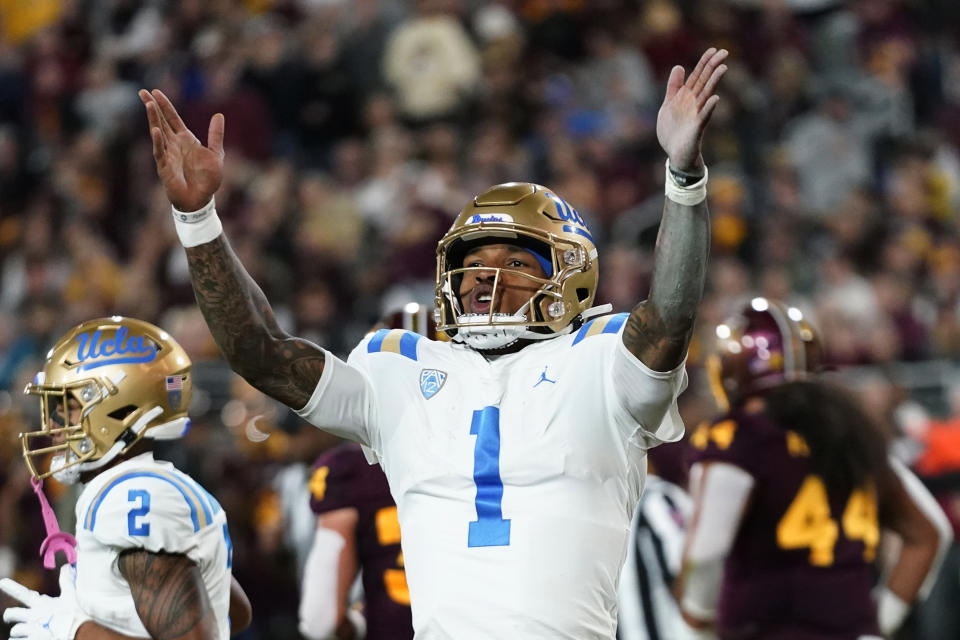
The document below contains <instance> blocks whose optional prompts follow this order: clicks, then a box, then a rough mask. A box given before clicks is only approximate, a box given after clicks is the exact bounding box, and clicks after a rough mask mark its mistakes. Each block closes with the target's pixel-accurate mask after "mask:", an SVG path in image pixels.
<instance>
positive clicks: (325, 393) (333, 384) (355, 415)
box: [297, 350, 380, 452]
mask: <svg viewBox="0 0 960 640" xmlns="http://www.w3.org/2000/svg"><path fill="white" fill-rule="evenodd" d="M324 356H325V358H326V359H325V363H324V367H323V374H321V376H320V380H319V381H318V382H317V387H316V388H315V389H314V390H313V395H311V396H310V399H309V400H308V401H307V404H306V405H304V407H303V408H302V409H299V410H297V415H299V416H300V417H301V418H303V419H304V420H306V421H307V422H309V423H310V424H312V425H314V426H315V427H319V428H321V429H323V430H324V431H328V432H330V433H332V434H334V435H337V436H340V437H342V438H346V439H348V440H353V441H354V442H359V443H360V444H362V445H365V446H367V447H369V448H370V449H372V450H373V451H376V452H379V451H380V441H379V440H380V438H379V432H378V431H377V427H376V425H377V403H376V392H375V390H374V388H373V385H371V384H370V380H369V379H368V378H367V375H366V373H365V372H364V371H363V370H362V369H361V368H360V366H357V365H354V364H348V363H346V362H344V361H343V360H341V359H340V358H338V357H337V356H335V355H333V354H332V353H330V352H329V351H326V350H324Z"/></svg>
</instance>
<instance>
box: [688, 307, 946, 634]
mask: <svg viewBox="0 0 960 640" xmlns="http://www.w3.org/2000/svg"><path fill="white" fill-rule="evenodd" d="M819 344H820V343H819V338H818V336H817V333H816V331H815V330H814V328H813V326H812V325H811V324H810V323H809V322H808V321H807V320H805V319H804V317H803V314H802V313H801V312H800V311H799V310H798V309H796V308H788V307H786V306H785V305H783V304H781V303H779V302H777V301H774V300H768V299H765V298H755V299H754V300H752V301H751V302H750V303H749V305H747V306H746V307H745V308H744V309H743V310H742V311H741V312H740V313H739V314H738V315H737V316H736V317H734V318H732V319H731V320H729V321H728V322H726V323H724V324H722V325H720V326H719V327H718V328H717V347H716V353H715V355H713V356H712V357H711V363H712V365H711V366H710V367H709V370H710V377H711V387H712V389H713V390H714V392H715V394H716V395H717V397H718V399H719V402H720V403H721V404H722V405H726V406H727V407H728V411H726V412H725V413H724V414H723V415H721V416H720V417H719V418H718V419H717V420H716V421H714V422H713V423H712V424H710V423H705V424H703V425H701V426H699V427H698V428H697V429H696V430H695V431H694V432H693V434H692V435H691V436H690V444H691V445H692V449H691V450H692V452H693V466H692V467H691V469H690V485H691V493H692V495H693V498H694V516H693V524H692V527H691V530H690V531H689V534H688V538H687V546H686V551H685V559H684V571H683V574H682V578H681V586H680V587H679V592H680V594H681V596H680V597H681V606H682V609H683V613H684V617H685V618H686V619H687V620H688V622H690V623H691V624H692V625H693V626H695V627H696V628H698V629H701V630H703V633H704V636H705V637H714V636H712V635H709V636H708V634H710V633H712V632H713V631H715V632H716V633H717V634H718V635H719V637H720V638H723V639H724V640H727V639H729V640H734V639H736V640H853V639H859V640H867V639H870V640H877V639H878V638H879V637H880V635H882V636H883V637H885V638H889V637H892V635H893V633H894V632H895V631H896V629H897V627H898V626H900V624H901V623H902V622H903V620H904V618H905V616H906V614H907V613H908V611H909V609H910V607H911V605H913V603H914V602H915V601H916V600H917V599H918V598H922V597H923V596H924V595H925V594H926V593H927V592H928V591H929V589H930V588H931V587H932V586H933V582H934V580H935V579H936V575H937V569H938V567H939V566H940V563H941V561H942V558H943V554H944V553H945V552H946V549H947V547H948V546H949V545H950V542H951V539H952V534H951V532H950V526H949V523H948V521H947V519H946V516H945V515H944V513H943V511H942V510H941V509H940V507H939V505H937V503H936V501H935V500H934V498H933V496H931V495H930V493H929V492H928V491H927V490H926V489H925V488H924V487H923V485H922V484H921V483H920V480H919V479H918V478H917V477H916V476H914V475H913V474H912V473H911V472H910V471H909V470H907V468H906V467H904V466H903V465H902V464H901V463H899V462H898V461H897V460H895V459H893V458H890V457H889V456H888V454H887V448H886V443H885V441H884V437H883V434H882V432H881V431H880V429H879V428H877V427H875V426H874V425H873V424H872V423H871V420H870V418H869V417H868V416H867V415H866V414H865V413H864V411H863V410H862V409H860V408H859V407H858V405H857V403H856V401H855V400H854V399H853V398H852V397H850V396H849V394H848V393H847V392H846V391H844V390H843V389H842V388H841V387H839V386H838V385H837V384H836V383H835V382H831V381H829V380H826V379H823V378H822V377H821V376H819V375H817V374H818V369H819V365H820V360H821V359H820V347H819ZM883 531H889V532H892V533H894V534H896V535H897V537H898V538H899V539H900V545H899V551H898V552H897V553H895V554H892V555H893V558H892V559H891V564H890V566H889V567H888V571H887V572H886V579H885V580H884V581H883V584H882V586H880V587H879V588H875V586H874V582H875V576H876V573H877V572H876V571H875V568H874V564H875V562H876V561H877V560H878V559H879V555H880V554H879V553H878V545H879V543H880V540H881V533H882V532H883ZM759 603H762V605H761V604H759Z"/></svg>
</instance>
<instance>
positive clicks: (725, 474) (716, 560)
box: [681, 462, 754, 620]
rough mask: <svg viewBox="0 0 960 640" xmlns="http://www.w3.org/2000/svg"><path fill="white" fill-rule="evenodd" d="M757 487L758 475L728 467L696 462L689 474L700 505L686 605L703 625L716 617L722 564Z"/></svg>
mask: <svg viewBox="0 0 960 640" xmlns="http://www.w3.org/2000/svg"><path fill="white" fill-rule="evenodd" d="M753 485H754V479H753V476H751V475H750V474H749V473H747V472H746V471H744V470H743V469H741V468H740V467H737V466H735V465H732V464H729V463H726V462H711V463H709V464H706V465H704V464H702V463H697V464H694V465H693V467H692V468H691V469H690V487H691V493H692V494H693V499H694V502H695V505H696V506H695V511H694V516H693V526H692V528H691V530H690V533H689V537H688V542H687V551H686V563H685V564H686V565H687V573H686V580H685V582H684V591H683V595H682V597H681V605H682V607H683V609H684V610H685V611H688V612H690V614H691V615H693V616H694V617H696V618H698V619H700V620H713V619H714V618H715V617H716V613H717V599H718V597H719V595H720V583H721V581H722V579H723V564H724V561H725V560H726V558H727V555H729V553H730V549H731V548H733V542H734V540H735V539H736V537H737V530H738V529H739V528H740V519H741V518H742V517H743V512H744V510H745V509H746V507H747V502H748V501H749V499H750V494H751V492H752V491H753Z"/></svg>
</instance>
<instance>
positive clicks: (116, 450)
mask: <svg viewBox="0 0 960 640" xmlns="http://www.w3.org/2000/svg"><path fill="white" fill-rule="evenodd" d="M161 413H163V407H159V406H158V407H154V408H153V409H150V410H149V411H147V412H146V413H144V414H143V415H142V416H140V419H139V420H137V421H136V422H134V423H133V425H132V426H130V427H129V428H128V429H127V431H126V432H124V434H126V433H127V432H129V435H128V436H127V437H126V438H124V437H123V436H121V437H119V438H117V441H116V442H114V443H113V446H112V447H110V448H109V449H108V450H107V452H106V453H105V454H103V455H102V456H100V457H99V458H98V459H96V460H93V461H92V462H81V463H80V464H79V465H78V467H79V469H80V470H81V471H95V470H97V469H99V468H101V467H103V466H104V465H106V464H108V463H110V462H111V461H112V460H113V459H114V458H116V457H117V456H118V455H120V452H121V451H123V450H124V449H126V448H127V447H128V446H130V443H131V442H133V441H135V440H136V439H137V438H138V437H139V435H140V432H142V431H143V430H144V429H146V428H147V424H148V423H149V422H150V421H151V420H153V419H154V418H156V417H157V416H158V415H160V414H161Z"/></svg>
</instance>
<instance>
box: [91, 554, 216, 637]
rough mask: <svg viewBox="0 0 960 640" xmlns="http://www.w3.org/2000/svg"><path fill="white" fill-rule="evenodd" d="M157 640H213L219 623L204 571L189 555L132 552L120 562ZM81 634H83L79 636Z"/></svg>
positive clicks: (121, 556) (120, 566)
mask: <svg viewBox="0 0 960 640" xmlns="http://www.w3.org/2000/svg"><path fill="white" fill-rule="evenodd" d="M117 568H118V569H119V570H120V575H122V576H123V577H124V578H126V580H127V582H128V583H130V593H131V595H132V596H133V602H134V604H135V605H136V607H137V614H138V615H139V616H140V621H141V622H143V626H144V627H146V629H147V631H148V632H149V633H150V637H151V638H153V640H175V639H176V640H213V639H216V638H217V622H216V618H215V617H214V614H213V607H212V606H211V604H210V597H209V596H208V595H207V590H206V587H205V586H204V584H203V578H202V577H201V575H200V568H199V567H198V566H197V565H196V564H195V563H194V562H193V561H192V560H190V559H189V558H188V557H187V556H185V555H181V554H171V553H152V552H149V551H144V550H142V549H129V550H126V551H124V552H123V553H121V554H120V557H119V559H118V560H117ZM78 635H79V634H78Z"/></svg>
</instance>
